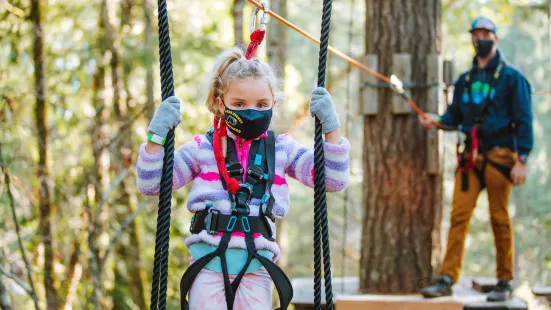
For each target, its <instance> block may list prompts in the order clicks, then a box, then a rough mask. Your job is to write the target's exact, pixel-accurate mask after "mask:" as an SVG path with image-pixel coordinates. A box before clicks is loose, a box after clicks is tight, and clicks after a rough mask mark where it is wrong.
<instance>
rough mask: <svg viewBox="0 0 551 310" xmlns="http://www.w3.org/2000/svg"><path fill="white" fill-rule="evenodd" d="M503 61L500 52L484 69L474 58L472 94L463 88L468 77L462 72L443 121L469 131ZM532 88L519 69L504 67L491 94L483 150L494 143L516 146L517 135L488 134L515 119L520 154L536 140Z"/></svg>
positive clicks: (485, 122) (530, 147)
mask: <svg viewBox="0 0 551 310" xmlns="http://www.w3.org/2000/svg"><path fill="white" fill-rule="evenodd" d="M502 60H503V61H504V59H503V58H502V56H501V53H500V52H499V51H497V53H496V55H495V56H494V58H492V60H491V61H490V62H489V63H488V65H487V66H486V67H485V68H484V69H481V68H479V67H478V65H477V60H476V58H475V59H474V60H473V67H472V69H471V71H470V72H471V75H470V77H471V81H472V83H471V94H472V100H471V98H470V97H471V95H469V92H464V89H465V77H466V76H467V74H468V72H465V73H463V74H462V75H461V76H460V77H459V79H458V80H457V82H456V83H455V90H454V94H453V102H452V104H451V105H450V106H449V107H448V109H447V111H446V113H445V114H444V115H442V116H441V117H440V123H441V124H443V125H449V126H459V125H461V126H462V131H465V132H470V129H471V128H472V126H473V125H474V119H475V118H476V117H479V116H480V115H482V110H483V107H482V103H483V102H484V99H486V97H487V94H488V90H489V83H490V82H492V79H493V73H494V71H495V70H496V68H497V66H498V65H499V63H500V61H502ZM531 95H532V90H531V88H530V84H529V83H528V81H527V80H526V78H525V77H524V76H523V75H522V74H521V73H520V72H519V71H517V70H515V69H513V68H512V67H510V66H506V67H504V68H503V69H502V71H501V76H500V78H499V80H498V83H497V86H496V87H495V91H493V92H492V93H491V94H490V100H491V101H490V102H489V103H488V113H487V115H486V117H485V121H484V123H483V125H482V127H481V128H480V135H481V136H480V140H481V142H482V143H481V151H482V152H485V151H487V150H489V149H491V148H493V147H496V146H499V147H507V148H510V149H511V150H514V148H515V145H514V138H513V136H512V135H506V136H501V137H499V138H488V139H484V137H485V136H486V137H491V136H492V135H495V134H496V133H498V132H499V131H501V130H504V129H505V128H506V127H507V126H509V124H510V123H511V122H512V121H514V122H515V125H516V134H515V136H516V144H517V145H516V146H517V151H518V153H519V155H528V154H529V153H530V151H531V150H532V146H533V143H534V141H533V140H534V138H533V130H532V98H531Z"/></svg>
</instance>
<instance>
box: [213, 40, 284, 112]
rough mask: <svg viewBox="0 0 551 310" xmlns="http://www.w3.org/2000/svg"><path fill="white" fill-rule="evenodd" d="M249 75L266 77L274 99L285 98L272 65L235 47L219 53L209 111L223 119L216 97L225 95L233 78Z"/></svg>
mask: <svg viewBox="0 0 551 310" xmlns="http://www.w3.org/2000/svg"><path fill="white" fill-rule="evenodd" d="M249 77H254V78H263V79H266V81H267V82H268V84H269V85H270V89H271V91H272V95H273V96H274V99H275V100H278V101H279V100H282V99H283V95H282V93H280V91H279V88H278V84H280V83H279V81H278V79H277V78H276V75H275V73H274V70H273V69H272V68H271V67H270V65H269V64H267V63H264V62H262V61H260V60H259V59H258V58H252V59H250V60H247V59H246V58H245V54H244V53H243V50H242V49H240V48H238V47H233V48H231V49H228V50H226V51H224V52H222V53H221V54H220V55H218V57H217V58H216V61H215V63H214V68H213V70H212V76H211V79H210V87H209V88H210V89H209V93H208V96H207V102H206V105H207V107H208V109H209V111H211V112H212V113H213V114H214V116H216V117H217V118H220V119H223V118H224V115H223V114H222V113H220V111H219V110H218V104H217V103H216V98H218V97H222V96H223V95H224V93H225V92H226V91H227V90H228V87H229V85H230V82H231V81H232V80H237V79H239V80H242V79H246V78H249Z"/></svg>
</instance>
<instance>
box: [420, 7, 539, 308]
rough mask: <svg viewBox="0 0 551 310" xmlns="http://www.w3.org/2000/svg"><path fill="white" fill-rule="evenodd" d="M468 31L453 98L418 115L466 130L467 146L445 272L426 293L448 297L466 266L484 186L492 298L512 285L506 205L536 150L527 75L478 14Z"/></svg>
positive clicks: (501, 295) (506, 293) (493, 28)
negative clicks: (509, 61)
mask: <svg viewBox="0 0 551 310" xmlns="http://www.w3.org/2000/svg"><path fill="white" fill-rule="evenodd" d="M470 32H471V34H472V42H473V45H474V47H475V50H476V56H475V57H474V60H473V66H472V69H471V70H470V71H468V72H466V73H464V74H462V75H461V77H460V78H459V80H458V81H457V82H456V84H455V91H454V96H453V102H452V104H451V105H450V106H449V107H448V109H447V111H446V113H445V114H444V115H442V116H438V115H435V114H427V118H426V119H420V121H421V122H422V124H423V125H424V126H425V127H426V128H434V127H439V128H443V129H446V128H457V129H458V130H460V131H462V132H464V133H466V135H467V139H466V142H465V151H464V152H463V153H461V154H459V155H458V166H459V167H458V171H457V173H456V178H455V189H454V196H453V202H452V213H451V226H450V231H449V234H448V244H447V249H446V256H445V259H444V263H443V265H442V270H441V276H440V277H439V278H438V279H437V280H436V282H435V283H434V284H433V285H432V286H429V287H427V288H425V289H424V290H423V291H422V293H423V296H425V297H429V298H430V297H439V296H449V295H451V294H452V285H453V283H455V282H457V280H458V278H459V273H460V271H461V263H462V259H463V251H464V244H465V237H466V235H467V231H468V228H469V220H470V218H471V216H472V213H473V210H474V208H475V205H476V199H477V197H478V194H479V193H480V191H481V190H482V189H484V188H486V189H487V193H488V200H489V204H490V220H491V224H492V229H493V233H494V241H495V245H496V263H497V268H496V269H497V270H496V273H497V278H498V283H497V286H496V287H495V289H494V290H492V291H491V292H490V293H489V294H488V300H489V301H501V300H505V299H507V298H508V297H509V296H510V295H511V292H512V286H511V280H512V279H513V230H512V227H511V220H510V217H509V212H508V203H509V196H510V193H511V189H512V186H513V185H521V184H523V183H524V182H525V180H526V166H525V165H526V161H527V158H528V154H529V153H530V151H531V149H532V144H533V132H532V110H531V89H530V85H529V83H528V82H527V81H526V79H525V78H524V77H523V76H522V74H521V73H520V72H518V71H516V70H515V69H513V68H511V67H509V66H507V65H506V64H505V62H504V58H503V56H502V55H501V54H500V52H499V51H498V49H497V46H496V45H497V42H498V36H497V35H496V26H495V24H494V23H493V22H492V21H491V20H490V19H488V18H485V17H478V18H476V19H475V20H474V21H473V23H472V25H471V29H470Z"/></svg>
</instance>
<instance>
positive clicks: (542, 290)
mask: <svg viewBox="0 0 551 310" xmlns="http://www.w3.org/2000/svg"><path fill="white" fill-rule="evenodd" d="M532 294H534V295H535V296H538V297H545V298H547V300H548V301H549V303H550V305H551V287H549V286H548V287H545V286H536V287H533V288H532Z"/></svg>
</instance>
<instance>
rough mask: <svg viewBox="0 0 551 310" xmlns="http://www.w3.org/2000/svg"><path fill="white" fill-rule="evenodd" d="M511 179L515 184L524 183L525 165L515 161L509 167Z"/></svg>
mask: <svg viewBox="0 0 551 310" xmlns="http://www.w3.org/2000/svg"><path fill="white" fill-rule="evenodd" d="M511 180H513V184H514V185H515V186H517V185H522V184H524V182H526V165H524V164H523V163H521V162H520V161H517V162H516V164H515V165H514V166H513V169H511Z"/></svg>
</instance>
